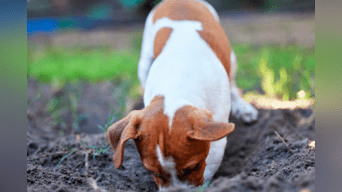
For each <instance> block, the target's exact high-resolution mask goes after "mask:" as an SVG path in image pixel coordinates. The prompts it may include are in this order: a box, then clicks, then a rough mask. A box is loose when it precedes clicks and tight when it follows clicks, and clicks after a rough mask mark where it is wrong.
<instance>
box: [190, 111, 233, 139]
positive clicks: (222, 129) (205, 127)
mask: <svg viewBox="0 0 342 192" xmlns="http://www.w3.org/2000/svg"><path fill="white" fill-rule="evenodd" d="M187 117H188V120H189V121H190V123H191V124H192V126H193V130H191V131H188V133H187V136H188V137H189V138H190V139H196V140H203V141H216V140H219V139H221V138H223V137H225V136H227V135H228V134H230V133H231V132H232V131H234V129H235V125H234V124H233V123H217V122H214V121H213V119H212V114H211V112H210V111H207V110H205V109H195V110H193V111H191V112H190V113H189V114H188V115H187Z"/></svg>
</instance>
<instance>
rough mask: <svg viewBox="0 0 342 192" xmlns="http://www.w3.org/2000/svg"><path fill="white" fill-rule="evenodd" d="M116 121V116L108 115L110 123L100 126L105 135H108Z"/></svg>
mask: <svg viewBox="0 0 342 192" xmlns="http://www.w3.org/2000/svg"><path fill="white" fill-rule="evenodd" d="M115 119H116V118H115V116H114V115H110V114H109V115H108V122H107V123H106V124H105V125H104V126H101V125H98V128H100V129H101V130H102V131H103V133H104V134H105V135H107V130H108V128H109V126H111V125H112V124H113V123H114V121H115Z"/></svg>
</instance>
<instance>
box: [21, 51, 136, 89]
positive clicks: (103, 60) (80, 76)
mask: <svg viewBox="0 0 342 192" xmlns="http://www.w3.org/2000/svg"><path fill="white" fill-rule="evenodd" d="M138 61H139V53H138V52H136V51H113V50H110V49H109V48H91V49H85V48H74V49H67V48H54V47H52V48H49V49H47V50H45V51H38V50H35V48H31V47H29V48H28V65H27V75H28V76H29V77H34V78H38V79H39V80H40V81H41V82H49V83H51V84H53V85H54V86H57V87H60V86H62V85H64V84H65V82H77V81H79V80H87V81H90V82H97V81H101V80H114V79H121V80H123V79H129V82H130V87H131V88H132V90H130V93H132V92H133V89H136V87H137V86H139V80H138V77H137V66H138Z"/></svg>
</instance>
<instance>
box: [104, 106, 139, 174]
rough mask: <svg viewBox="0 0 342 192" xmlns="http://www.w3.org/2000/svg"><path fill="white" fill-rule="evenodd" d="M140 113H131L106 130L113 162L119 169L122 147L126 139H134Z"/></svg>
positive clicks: (122, 154)
mask: <svg viewBox="0 0 342 192" xmlns="http://www.w3.org/2000/svg"><path fill="white" fill-rule="evenodd" d="M141 119H142V113H141V111H140V110H139V111H132V112H130V113H129V114H128V115H127V116H126V117H125V118H123V119H121V120H120V121H118V122H116V123H114V124H113V125H111V126H110V127H109V128H108V131H107V139H108V141H109V144H110V146H111V147H112V149H113V151H114V156H113V162H114V165H115V168H119V167H120V166H121V164H122V161H123V157H124V147H125V143H126V141H127V140H128V139H135V137H136V135H137V128H138V126H139V124H140V122H141Z"/></svg>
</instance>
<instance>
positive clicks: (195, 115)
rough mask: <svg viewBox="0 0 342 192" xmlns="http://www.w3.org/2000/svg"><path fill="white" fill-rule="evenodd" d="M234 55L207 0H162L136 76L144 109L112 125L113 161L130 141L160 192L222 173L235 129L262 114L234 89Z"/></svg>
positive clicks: (118, 162) (117, 164) (150, 24)
mask: <svg viewBox="0 0 342 192" xmlns="http://www.w3.org/2000/svg"><path fill="white" fill-rule="evenodd" d="M235 72H236V56H235V54H234V52H233V51H232V50H231V48H230V45H229V41H228V38H227V37H226V35H225V32H224V30H223V28H222V27H221V25H220V23H219V17H218V14H217V12H216V11H215V10H214V8H213V7H212V6H211V5H210V4H208V3H207V2H206V1H203V0H164V1H162V2H161V3H160V4H158V5H157V6H156V7H155V8H154V9H153V10H152V11H151V12H150V13H149V15H148V17H147V19H146V23H145V29H144V33H143V40H142V50H141V56H140V60H139V64H138V77H139V80H140V83H141V87H142V89H143V90H144V105H145V108H143V109H142V110H135V111H132V112H130V113H129V114H128V115H127V116H126V117H125V118H123V119H121V120H120V121H118V122H116V123H114V124H113V125H111V126H110V127H109V129H108V131H107V138H108V141H109V143H110V145H111V147H112V149H113V151H114V156H113V162H114V165H115V167H116V168H119V167H120V166H121V164H122V162H123V156H124V145H125V143H126V141H127V140H128V139H133V140H134V141H135V144H136V146H137V149H138V152H139V154H140V159H141V161H142V163H143V164H144V166H145V167H146V169H147V170H149V171H151V172H152V174H153V178H154V180H155V182H156V184H157V185H158V187H159V190H161V191H162V190H165V189H166V188H168V187H170V186H175V185H178V186H182V187H184V188H190V187H194V186H201V185H203V184H205V183H206V182H208V181H210V180H211V179H212V177H213V176H214V174H215V172H216V171H217V169H218V168H219V166H220V164H221V161H222V158H223V156H224V151H225V147H226V144H227V138H226V136H227V135H228V134H230V133H231V132H232V131H233V130H234V129H235V125H234V124H233V123H229V122H228V118H229V114H230V112H232V115H234V116H235V117H237V118H240V119H242V120H243V121H245V122H252V121H256V119H257V116H258V111H257V110H256V109H255V108H254V107H253V106H252V105H251V104H249V103H247V102H245V101H244V100H243V99H242V98H241V96H240V95H239V91H238V88H237V87H236V85H235V81H234V78H235Z"/></svg>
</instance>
